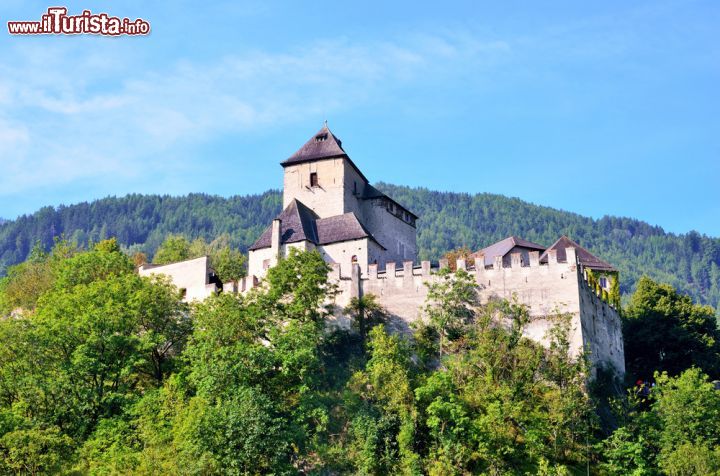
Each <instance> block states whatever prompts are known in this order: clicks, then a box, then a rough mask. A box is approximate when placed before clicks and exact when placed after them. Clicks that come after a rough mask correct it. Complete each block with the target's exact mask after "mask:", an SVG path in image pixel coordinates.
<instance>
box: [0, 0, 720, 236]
mask: <svg viewBox="0 0 720 476" xmlns="http://www.w3.org/2000/svg"><path fill="white" fill-rule="evenodd" d="M301 3H302V2H297V1H294V2H291V1H288V2H272V1H267V0H266V1H258V2H244V1H232V2H209V1H208V2H203V3H200V2H183V1H173V2H164V3H163V2H145V1H136V2H130V1H128V2H122V4H120V3H119V2H104V3H103V2H92V1H85V2H70V3H67V4H66V5H67V6H68V8H69V10H70V13H76V14H77V13H80V12H81V11H82V10H83V9H90V10H92V11H93V12H98V13H99V12H106V13H108V14H111V15H115V16H120V17H123V16H127V17H130V18H137V17H142V18H144V19H146V20H148V21H149V22H150V23H151V26H152V34H151V35H149V36H147V37H132V38H131V37H119V38H106V37H94V36H75V37H69V36H39V37H11V36H10V35H9V34H7V31H6V29H5V22H6V21H8V20H35V19H39V17H40V16H41V15H42V13H43V12H44V11H45V10H46V9H47V7H48V6H51V5H54V3H51V4H48V3H38V2H32V1H15V0H4V1H3V4H2V6H0V20H2V28H3V32H2V33H0V164H1V165H0V217H4V218H14V217H16V216H18V215H20V214H24V213H31V212H33V211H35V210H37V209H38V208H40V207H41V206H44V205H59V204H62V203H64V204H71V203H75V202H78V201H83V200H91V199H94V198H99V197H104V196H108V195H118V196H120V195H125V194H127V193H131V192H140V193H168V194H173V195H180V194H186V193H189V192H206V193H214V194H220V195H226V196H227V195H234V194H247V193H258V192H262V191H265V190H267V189H269V188H280V187H281V184H282V172H281V168H280V166H279V165H278V163H279V162H280V161H281V160H283V159H285V158H286V157H288V156H289V155H290V154H292V153H293V152H294V151H295V150H296V149H297V148H298V147H299V146H300V145H302V144H303V143H304V142H305V141H306V140H307V139H308V138H309V137H310V136H311V135H312V134H313V133H315V132H316V130H317V129H319V128H320V127H321V126H322V122H323V120H325V119H327V120H328V121H329V125H330V128H331V129H332V130H333V132H334V133H335V134H336V135H337V136H339V137H340V138H341V139H342V140H343V145H344V146H345V148H346V150H347V151H348V153H349V154H350V156H351V157H352V158H353V160H354V161H355V162H356V163H357V164H358V166H359V167H361V168H362V169H363V171H364V172H365V174H366V175H367V176H368V177H369V178H370V180H374V181H385V182H390V183H396V184H405V185H411V186H423V187H427V188H429V189H435V190H450V191H462V192H471V193H475V192H492V193H500V194H504V195H509V196H516V197H520V198H522V199H524V200H528V201H531V202H534V203H537V204H541V205H548V206H552V207H556V208H561V209H565V210H570V211H573V212H577V213H581V214H583V215H589V216H593V217H601V216H603V215H606V214H608V215H619V216H631V217H635V218H639V219H642V220H646V221H648V222H650V223H652V224H657V225H661V226H662V227H664V228H665V229H666V230H669V231H673V232H679V233H680V232H686V231H689V230H691V229H695V230H698V231H700V232H702V233H706V234H709V235H712V236H720V187H719V185H718V179H719V177H720V28H718V25H720V3H719V2H716V1H652V2H642V1H639V2H626V1H604V2H592V4H590V3H591V2H570V1H568V2H561V1H553V2H536V1H532V2H531V1H526V2H519V1H503V2H480V1H478V0H475V1H468V2H462V1H452V0H446V1H444V2H417V1H414V2H387V1H383V2H379V1H378V2H375V1H364V2H321V3H317V2H312V3H308V2H305V5H301ZM341 3H342V5H339V4H341Z"/></svg>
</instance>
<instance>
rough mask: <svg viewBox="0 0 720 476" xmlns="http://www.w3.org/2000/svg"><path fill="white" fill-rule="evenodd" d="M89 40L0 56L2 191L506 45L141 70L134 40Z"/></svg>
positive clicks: (142, 160) (318, 52) (315, 109)
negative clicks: (125, 43)
mask: <svg viewBox="0 0 720 476" xmlns="http://www.w3.org/2000/svg"><path fill="white" fill-rule="evenodd" d="M94 45H95V44H94V43H89V42H86V43H81V44H63V43H59V44H58V45H55V44H53V45H52V46H51V47H47V44H43V47H42V48H40V47H38V46H37V45H30V46H28V45H20V46H16V47H15V50H14V51H13V54H12V55H8V56H9V57H11V58H8V60H6V61H4V62H0V78H1V79H0V103H2V104H3V110H4V114H5V118H4V119H3V118H2V117H0V150H2V156H0V157H2V160H3V169H4V171H5V173H3V174H2V175H1V176H0V196H3V195H4V196H8V195H13V194H17V193H20V192H22V191H24V190H31V189H33V188H36V187H43V186H46V185H49V184H53V185H58V184H62V183H72V182H73V181H76V180H80V179H88V178H94V177H97V178H98V179H102V178H103V177H104V178H107V177H108V174H111V175H110V176H111V177H112V180H117V179H118V178H121V177H128V176H132V175H133V174H142V173H143V172H153V171H154V170H156V169H158V168H161V166H162V163H163V162H164V161H165V160H166V158H167V157H168V156H169V155H171V154H170V152H171V151H172V150H174V148H183V147H185V146H187V145H194V144H198V143H201V142H202V141H207V140H211V139H212V138H213V137H216V136H220V135H222V134H226V133H229V132H232V133H242V132H243V131H251V130H253V128H256V127H260V126H264V125H273V124H282V123H287V122H288V121H293V120H296V119H295V118H297V117H298V116H300V115H308V114H314V113H321V112H322V113H325V114H328V113H333V112H335V111H338V110H340V109H343V108H353V107H355V106H357V105H358V104H362V103H363V102H365V101H367V100H369V99H370V98H375V97H376V96H377V95H378V94H379V93H380V92H381V91H382V89H383V88H385V87H387V86H388V85H398V84H402V83H403V82H405V81H408V80H410V79H412V78H413V77H416V76H418V75H424V74H427V73H428V71H430V70H431V69H432V65H436V63H437V62H441V61H449V62H452V63H458V64H459V65H460V66H462V62H463V61H466V60H467V59H468V58H472V57H475V56H477V55H478V54H484V53H488V52H493V51H498V50H502V49H504V48H506V45H504V44H499V43H489V44H480V43H478V42H477V41H475V40H473V39H472V38H470V37H459V36H454V37H453V36H446V37H430V36H425V37H418V38H414V39H411V40H408V41H406V42H405V43H399V42H398V43H390V42H382V43H375V44H368V43H362V44H356V43H353V42H351V41H349V40H347V39H339V40H333V41H323V42H317V43H314V44H312V45H309V46H306V47H300V48H296V49H295V50H293V51H288V52H282V53H268V52H263V51H255V52H248V53H246V54H242V55H235V56H228V57H223V58H218V59H214V60H209V61H204V62H199V61H198V62H191V61H181V62H177V63H175V64H171V65H168V66H166V67H163V68H156V69H154V70H147V69H144V68H138V66H137V64H136V63H134V62H133V59H132V50H131V49H128V48H126V49H125V50H121V49H119V48H117V47H116V46H114V45H113V44H110V45H109V46H107V43H101V44H100V46H94ZM121 73H122V74H124V76H120V74H121Z"/></svg>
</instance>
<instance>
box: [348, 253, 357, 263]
mask: <svg viewBox="0 0 720 476" xmlns="http://www.w3.org/2000/svg"><path fill="white" fill-rule="evenodd" d="M350 262H351V263H352V264H357V262H358V260H357V255H352V258H350Z"/></svg>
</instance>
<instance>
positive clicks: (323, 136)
mask: <svg viewBox="0 0 720 476" xmlns="http://www.w3.org/2000/svg"><path fill="white" fill-rule="evenodd" d="M327 138H328V136H327V134H320V135H317V136H315V142H325V141H326V140H327Z"/></svg>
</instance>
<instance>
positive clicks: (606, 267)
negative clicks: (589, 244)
mask: <svg viewBox="0 0 720 476" xmlns="http://www.w3.org/2000/svg"><path fill="white" fill-rule="evenodd" d="M568 247H572V248H575V255H576V256H577V259H578V263H580V264H581V265H583V266H587V267H588V268H590V269H595V270H598V271H617V270H616V269H615V267H614V266H613V265H611V264H609V263H607V262H605V261H603V260H601V259H600V258H598V257H597V256H595V255H594V254H592V253H590V252H589V251H588V250H586V249H585V248H583V247H582V246H580V245H578V244H577V243H575V242H574V241H573V240H571V239H570V238H568V237H567V236H565V235H563V236H561V237H560V238H559V239H558V240H557V241H556V242H555V243H553V244H552V246H550V248H548V249H547V250H545V252H544V253H543V254H542V255H541V256H540V262H541V263H547V261H548V252H549V251H550V250H556V251H557V260H558V261H567V253H566V252H565V249H566V248H568Z"/></svg>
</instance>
